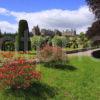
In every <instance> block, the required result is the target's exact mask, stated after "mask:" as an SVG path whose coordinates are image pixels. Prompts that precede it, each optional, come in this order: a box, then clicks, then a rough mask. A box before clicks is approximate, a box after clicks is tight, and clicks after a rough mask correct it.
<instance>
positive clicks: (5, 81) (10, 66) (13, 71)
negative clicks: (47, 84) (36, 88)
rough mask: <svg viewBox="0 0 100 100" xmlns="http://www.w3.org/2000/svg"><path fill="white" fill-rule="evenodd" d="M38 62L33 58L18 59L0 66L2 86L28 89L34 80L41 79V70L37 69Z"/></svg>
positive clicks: (0, 82)
mask: <svg viewBox="0 0 100 100" xmlns="http://www.w3.org/2000/svg"><path fill="white" fill-rule="evenodd" d="M35 67H36V62H35V61H32V60H25V59H17V60H14V61H13V62H10V63H9V62H8V63H6V64H4V65H3V67H2V68H0V86H1V88H4V89H5V88H11V89H20V88H23V89H26V88H27V87H29V86H31V85H32V83H33V82H34V81H37V80H40V77H41V74H40V72H38V71H36V70H35Z"/></svg>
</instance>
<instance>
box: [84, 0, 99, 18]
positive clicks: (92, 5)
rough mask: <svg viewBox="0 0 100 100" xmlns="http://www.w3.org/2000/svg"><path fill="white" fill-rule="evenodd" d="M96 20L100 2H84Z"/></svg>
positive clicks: (93, 0) (95, 0) (92, 0)
mask: <svg viewBox="0 0 100 100" xmlns="http://www.w3.org/2000/svg"><path fill="white" fill-rule="evenodd" d="M86 2H87V4H88V5H89V7H90V9H91V10H92V11H93V13H94V14H95V16H96V18H97V19H100V0H86Z"/></svg>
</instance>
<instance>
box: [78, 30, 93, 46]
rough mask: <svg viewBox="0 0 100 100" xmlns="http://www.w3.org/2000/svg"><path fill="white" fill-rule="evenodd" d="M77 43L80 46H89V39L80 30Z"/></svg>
mask: <svg viewBox="0 0 100 100" xmlns="http://www.w3.org/2000/svg"><path fill="white" fill-rule="evenodd" d="M79 44H80V45H81V47H82V48H87V47H91V41H90V40H89V39H88V38H87V36H86V34H85V33H83V32H81V33H80V35H79Z"/></svg>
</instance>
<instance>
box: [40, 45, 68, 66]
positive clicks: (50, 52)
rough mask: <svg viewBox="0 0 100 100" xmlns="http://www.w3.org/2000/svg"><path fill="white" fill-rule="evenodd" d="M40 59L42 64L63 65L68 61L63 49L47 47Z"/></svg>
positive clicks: (41, 52)
mask: <svg viewBox="0 0 100 100" xmlns="http://www.w3.org/2000/svg"><path fill="white" fill-rule="evenodd" d="M38 58H39V60H40V62H46V63H49V64H50V63H56V64H61V63H64V62H65V61H66V58H67V56H65V54H64V51H63V50H62V48H60V47H53V46H49V45H46V46H45V47H44V48H43V49H41V50H40V52H39V55H38Z"/></svg>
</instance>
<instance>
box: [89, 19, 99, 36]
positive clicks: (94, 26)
mask: <svg viewBox="0 0 100 100" xmlns="http://www.w3.org/2000/svg"><path fill="white" fill-rule="evenodd" d="M96 35H97V36H100V20H98V21H96V22H94V23H93V24H92V26H91V27H90V28H89V29H88V31H87V36H88V37H89V38H92V37H94V36H96Z"/></svg>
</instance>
